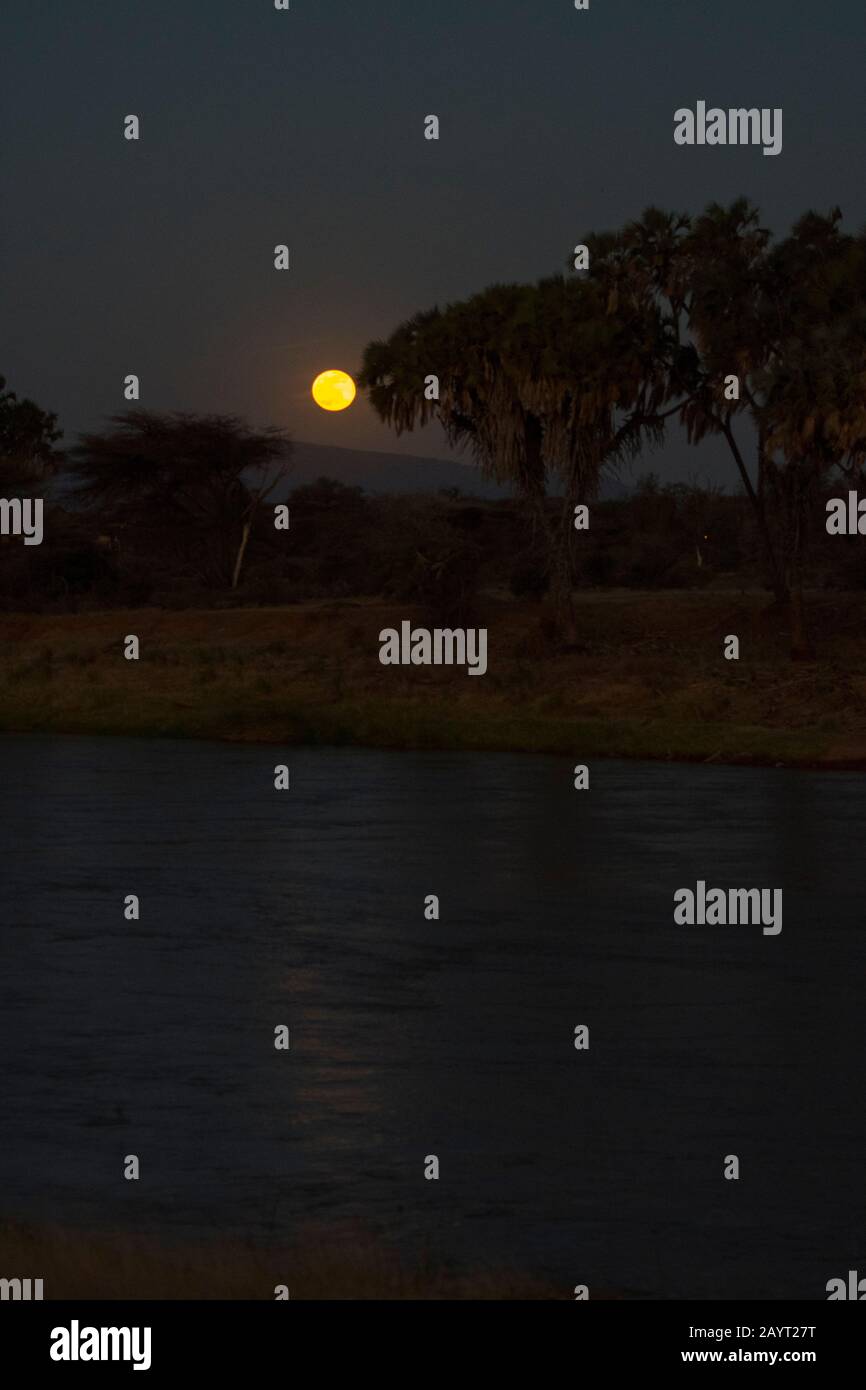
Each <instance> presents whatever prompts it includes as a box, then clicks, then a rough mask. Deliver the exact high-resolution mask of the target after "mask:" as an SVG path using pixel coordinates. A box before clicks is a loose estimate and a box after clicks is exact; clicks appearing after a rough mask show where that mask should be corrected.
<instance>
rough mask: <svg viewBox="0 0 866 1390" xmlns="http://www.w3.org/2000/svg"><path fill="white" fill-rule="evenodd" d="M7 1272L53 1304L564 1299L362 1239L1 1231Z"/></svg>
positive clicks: (16, 1227)
mask: <svg viewBox="0 0 866 1390" xmlns="http://www.w3.org/2000/svg"><path fill="white" fill-rule="evenodd" d="M0 1274H2V1277H4V1278H11V1277H13V1276H14V1277H16V1278H30V1279H36V1278H41V1279H42V1280H43V1285H44V1287H43V1294H44V1298H45V1299H46V1300H50V1299H63V1300H66V1299H86V1300H90V1299H98V1300H101V1299H136V1300H140V1299H256V1300H259V1299H261V1300H273V1299H274V1297H275V1292H274V1291H275V1289H276V1287H277V1286H278V1285H285V1286H287V1287H288V1290H289V1296H290V1298H291V1299H292V1300H299V1301H320V1300H325V1301H328V1300H344V1299H352V1300H371V1299H375V1300H392V1299H412V1300H435V1299H477V1300H512V1299H515V1300H517V1299H520V1300H525V1299H532V1300H548V1299H564V1298H567V1297H568V1296H569V1291H568V1290H564V1289H558V1288H557V1289H552V1288H551V1287H550V1286H548V1285H545V1284H543V1283H542V1282H541V1281H540V1280H535V1279H533V1278H530V1277H524V1276H521V1275H519V1274H512V1273H509V1272H507V1271H505V1272H491V1271H487V1270H484V1269H479V1270H476V1271H471V1272H468V1273H463V1274H457V1273H452V1272H449V1271H448V1270H446V1269H444V1268H442V1267H441V1266H438V1265H437V1264H436V1263H435V1262H433V1261H431V1260H427V1259H421V1260H420V1261H419V1262H418V1264H417V1265H416V1266H414V1267H412V1268H408V1267H407V1266H406V1265H405V1264H402V1263H401V1262H400V1260H399V1258H398V1257H397V1256H396V1255H395V1254H394V1253H393V1252H391V1251H389V1250H388V1249H387V1248H386V1247H384V1246H382V1245H381V1244H378V1243H377V1242H375V1241H373V1240H372V1239H371V1238H369V1237H365V1236H363V1235H357V1236H354V1237H352V1238H347V1237H346V1236H345V1234H344V1235H342V1236H336V1235H334V1236H332V1237H330V1238H327V1237H323V1235H322V1233H318V1234H317V1235H316V1236H315V1237H313V1236H310V1237H308V1238H304V1237H301V1238H300V1239H299V1241H298V1242H297V1243H296V1244H295V1245H293V1246H291V1247H278V1246H273V1247H271V1246H264V1245H252V1244H248V1243H244V1242H240V1241H237V1242H231V1241H226V1240H215V1241H212V1242H209V1243H202V1244H200V1245H196V1246H183V1245H177V1246H172V1245H167V1244H164V1243H162V1242H157V1241H155V1240H153V1239H151V1238H148V1237H144V1236H135V1235H130V1234H127V1233H111V1232H109V1233H93V1232H84V1231H75V1230H73V1229H67V1228H65V1227H48V1226H46V1227H42V1226H26V1225H22V1224H18V1223H4V1224H0Z"/></svg>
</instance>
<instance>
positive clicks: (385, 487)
mask: <svg viewBox="0 0 866 1390" xmlns="http://www.w3.org/2000/svg"><path fill="white" fill-rule="evenodd" d="M317 478H334V479H336V481H337V482H340V483H345V484H346V486H347V487H360V488H363V489H364V491H365V492H371V493H420V492H438V491H439V489H440V488H449V487H457V488H459V489H460V491H461V492H463V493H466V494H467V495H468V496H470V497H489V498H496V497H510V496H511V490H510V489H509V488H506V487H498V486H497V484H496V483H493V482H490V481H489V480H488V479H486V478H483V477H482V476H481V473H480V472H479V470H478V469H477V468H475V467H473V466H472V464H471V463H459V462H456V461H453V460H449V459H436V458H423V457H421V456H419V455H416V454H386V453H378V452H376V451H373V450H367V449H340V448H336V447H333V446H331V445H328V444H307V443H305V442H303V441H301V440H296V441H295V452H294V456H293V459H292V470H291V473H290V475H289V477H288V478H287V480H286V483H285V485H284V490H283V491H284V493H288V492H291V490H292V488H296V487H300V486H301V485H302V484H303V483H311V482H315V480H316V479H317ZM625 493H626V489H625V488H623V487H621V486H619V484H617V483H608V484H605V486H604V487H603V489H602V496H603V497H606V498H607V497H620V496H625ZM276 496H277V494H276V493H275V494H274V497H276Z"/></svg>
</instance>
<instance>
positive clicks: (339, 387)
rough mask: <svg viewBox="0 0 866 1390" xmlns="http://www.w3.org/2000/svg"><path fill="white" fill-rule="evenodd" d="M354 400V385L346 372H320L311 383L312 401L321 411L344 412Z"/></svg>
mask: <svg viewBox="0 0 866 1390" xmlns="http://www.w3.org/2000/svg"><path fill="white" fill-rule="evenodd" d="M354 399H355V383H354V381H353V380H352V378H351V377H350V376H349V373H348V372H320V373H319V375H318V376H317V377H316V380H315V381H314V382H313V400H314V401H315V402H316V405H319V406H321V407H322V410H345V409H346V407H347V406H350V405H351V404H352V401H353V400H354Z"/></svg>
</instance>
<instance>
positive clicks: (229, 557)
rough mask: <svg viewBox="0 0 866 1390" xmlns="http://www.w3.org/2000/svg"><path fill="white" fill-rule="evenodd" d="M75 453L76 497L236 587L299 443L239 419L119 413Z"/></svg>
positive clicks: (208, 575)
mask: <svg viewBox="0 0 866 1390" xmlns="http://www.w3.org/2000/svg"><path fill="white" fill-rule="evenodd" d="M110 425H111V428H110V429H109V430H107V431H105V432H104V433H101V434H100V433H93V434H84V435H82V436H81V441H80V443H79V444H78V445H77V447H76V448H74V449H73V450H72V451H71V472H72V474H73V476H74V477H75V478H76V480H77V484H78V486H77V497H78V499H79V501H80V502H82V503H83V504H84V505H85V506H90V507H94V508H96V507H98V508H101V509H103V510H105V511H107V512H108V513H109V514H110V515H111V517H112V519H113V520H114V522H115V523H119V524H120V525H123V526H126V527H130V528H150V529H151V530H152V531H153V532H154V533H156V534H160V535H163V536H167V537H171V538H172V539H173V541H174V544H175V546H176V548H177V549H178V550H180V551H182V552H183V553H185V554H187V555H189V556H190V557H191V558H192V559H193V563H194V564H195V565H196V566H197V569H198V572H199V574H200V576H201V577H202V578H204V579H205V580H207V581H211V582H212V581H216V582H218V583H224V584H229V585H231V587H232V588H236V587H237V585H238V583H239V581H240V575H241V570H242V566H243V561H244V556H245V554H246V550H247V545H248V542H249V537H250V532H251V529H252V525H253V521H254V519H255V515H256V511H257V509H258V508H259V506H260V505H261V504H262V503H263V502H264V501H265V499H266V498H267V497H268V496H270V494H271V493H272V492H273V490H274V488H275V487H276V486H277V484H278V483H279V482H280V481H281V480H282V479H283V478H284V477H285V476H286V474H287V472H288V469H289V463H290V458H291V450H292V446H291V442H290V440H289V438H288V436H287V434H286V433H285V431H283V430H280V429H276V428H267V429H264V430H253V429H251V428H250V427H249V426H248V425H247V424H246V423H245V422H244V421H243V420H241V419H240V418H238V417H237V416H234V415H183V414H159V413H157V412H153V411H146V410H132V411H127V412H125V413H124V414H121V415H115V416H112V417H111V420H110Z"/></svg>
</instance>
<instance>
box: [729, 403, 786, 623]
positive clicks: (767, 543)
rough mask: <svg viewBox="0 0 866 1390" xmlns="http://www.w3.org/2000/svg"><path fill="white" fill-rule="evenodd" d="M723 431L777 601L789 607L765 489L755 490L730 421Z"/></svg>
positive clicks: (761, 452)
mask: <svg viewBox="0 0 866 1390" xmlns="http://www.w3.org/2000/svg"><path fill="white" fill-rule="evenodd" d="M722 432H723V434H724V436H725V438H726V439H727V441H728V447H729V448H730V450H731V453H732V454H733V456H734V459H735V461H736V464H737V469H738V470H739V474H740V478H741V479H742V483H743V487H744V488H745V489H746V496H747V497H748V499H749V501H750V502H751V504H752V510H753V511H754V513H755V519H756V521H757V523H758V532H759V534H760V537H761V540H762V542H763V545H764V555H765V557H766V560H767V564H768V565H769V569H770V582H771V587H772V590H773V593H774V594H775V596H776V599H777V601H778V602H779V603H780V604H782V605H783V606H784V607H786V608H787V607H788V606H789V604H790V603H791V590H790V588H789V586H788V583H787V581H786V579H785V576H784V574H783V572H782V567H781V565H780V564H779V560H778V556H777V555H776V549H775V546H774V545H773V537H772V535H771V534H770V527H769V524H768V522H767V512H766V508H765V507H764V495H763V489H762V490H761V491H760V492H755V489H754V487H753V486H752V480H751V478H750V477H749V470H748V469H747V468H746V464H745V461H744V459H743V456H742V454H741V453H740V450H739V447H738V445H737V441H736V440H735V439H734V432H733V430H732V429H731V426H730V422H729V421H725V423H724V424H723V426H722ZM762 461H763V444H761V445H760V446H759V466H760V463H761V462H762Z"/></svg>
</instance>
